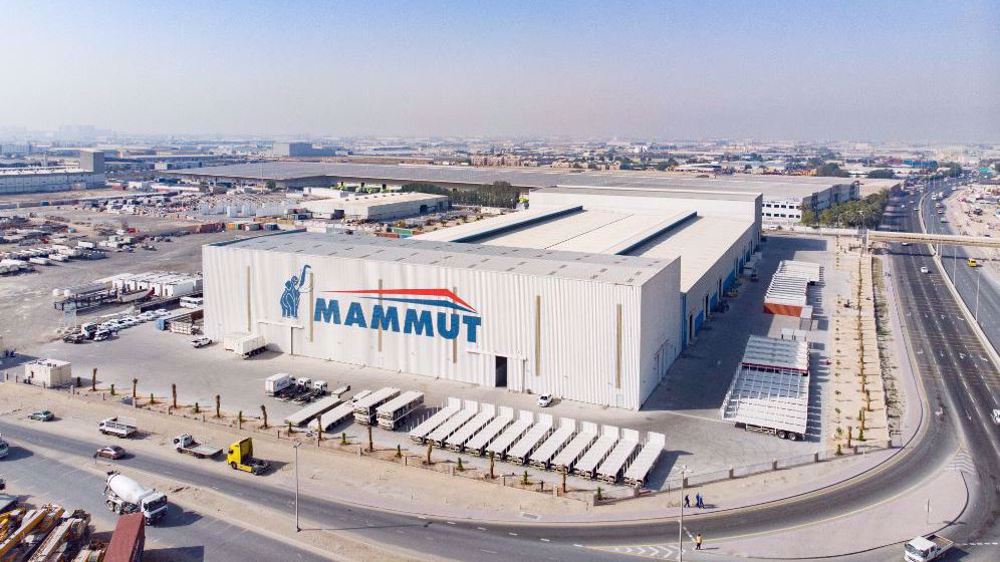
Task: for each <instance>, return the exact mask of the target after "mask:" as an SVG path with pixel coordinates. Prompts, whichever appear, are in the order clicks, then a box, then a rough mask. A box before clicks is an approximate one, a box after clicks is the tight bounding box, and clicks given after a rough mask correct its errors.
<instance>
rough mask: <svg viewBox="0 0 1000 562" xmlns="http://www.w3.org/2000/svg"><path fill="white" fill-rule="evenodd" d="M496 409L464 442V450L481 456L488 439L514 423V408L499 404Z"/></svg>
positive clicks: (490, 439) (488, 442)
mask: <svg viewBox="0 0 1000 562" xmlns="http://www.w3.org/2000/svg"><path fill="white" fill-rule="evenodd" d="M498 410H499V413H498V414H497V416H496V417H495V418H493V419H492V420H490V423H488V424H486V427H484V428H482V429H480V430H479V431H478V432H477V433H476V434H475V435H473V436H472V438H471V439H469V440H468V441H467V442H466V443H465V452H467V453H469V454H470V455H474V456H477V457H481V456H482V455H483V453H485V452H486V446H487V445H489V444H490V441H493V440H494V439H496V437H497V436H498V435H500V434H501V433H503V431H504V430H505V429H507V428H508V427H510V425H511V424H512V423H514V408H510V407H507V406H500V408H499V409H498Z"/></svg>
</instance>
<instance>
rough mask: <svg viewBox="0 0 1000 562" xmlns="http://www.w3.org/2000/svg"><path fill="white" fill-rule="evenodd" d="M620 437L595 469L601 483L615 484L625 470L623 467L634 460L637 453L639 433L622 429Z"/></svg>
mask: <svg viewBox="0 0 1000 562" xmlns="http://www.w3.org/2000/svg"><path fill="white" fill-rule="evenodd" d="M621 434H622V437H621V439H620V440H619V441H618V443H617V444H616V445H615V448H614V449H611V452H610V453H608V457H607V458H606V459H604V462H602V463H601V465H600V466H598V467H597V477H598V478H599V479H600V480H601V481H602V482H607V483H608V484H617V483H618V480H619V479H620V478H621V476H622V471H624V470H625V465H626V464H627V463H628V462H629V461H631V460H632V459H633V458H635V454H636V453H637V452H638V451H639V432H638V431H636V430H634V429H623V430H622V431H621Z"/></svg>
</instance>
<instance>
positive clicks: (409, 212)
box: [302, 190, 450, 221]
mask: <svg viewBox="0 0 1000 562" xmlns="http://www.w3.org/2000/svg"><path fill="white" fill-rule="evenodd" d="M327 191H330V190H327ZM334 193H336V194H337V196H336V197H332V198H330V199H317V200H312V201H303V202H302V206H303V207H304V208H306V209H308V210H309V211H310V212H312V214H313V216H314V217H317V218H329V219H353V220H373V221H374V220H392V219H397V218H403V217H412V216H416V215H424V214H427V213H435V212H441V211H447V210H448V208H449V207H450V204H449V200H448V197H447V196H444V195H430V194H427V193H412V192H410V193H372V194H369V195H355V194H353V193H349V192H342V191H335V192H334ZM341 194H343V196H342V195H341Z"/></svg>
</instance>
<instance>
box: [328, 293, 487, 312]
mask: <svg viewBox="0 0 1000 562" xmlns="http://www.w3.org/2000/svg"><path fill="white" fill-rule="evenodd" d="M326 292H328V293H342V294H354V295H374V296H367V297H363V298H379V299H382V300H387V301H392V302H403V303H410V304H424V305H430V306H444V307H447V308H454V309H458V310H464V311H466V312H474V313H476V314H478V312H477V311H476V309H475V308H473V307H472V305H471V304H469V303H467V302H465V301H464V300H462V299H461V297H459V296H458V295H456V294H455V293H453V292H452V291H450V290H449V289H358V290H354V291H326ZM406 297H438V298H437V299H435V298H406ZM440 299H445V300H440Z"/></svg>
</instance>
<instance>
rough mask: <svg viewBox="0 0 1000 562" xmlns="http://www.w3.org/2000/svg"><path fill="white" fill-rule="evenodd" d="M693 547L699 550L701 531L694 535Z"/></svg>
mask: <svg viewBox="0 0 1000 562" xmlns="http://www.w3.org/2000/svg"><path fill="white" fill-rule="evenodd" d="M694 549H695V550H701V533H698V534H697V535H695V536H694Z"/></svg>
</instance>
